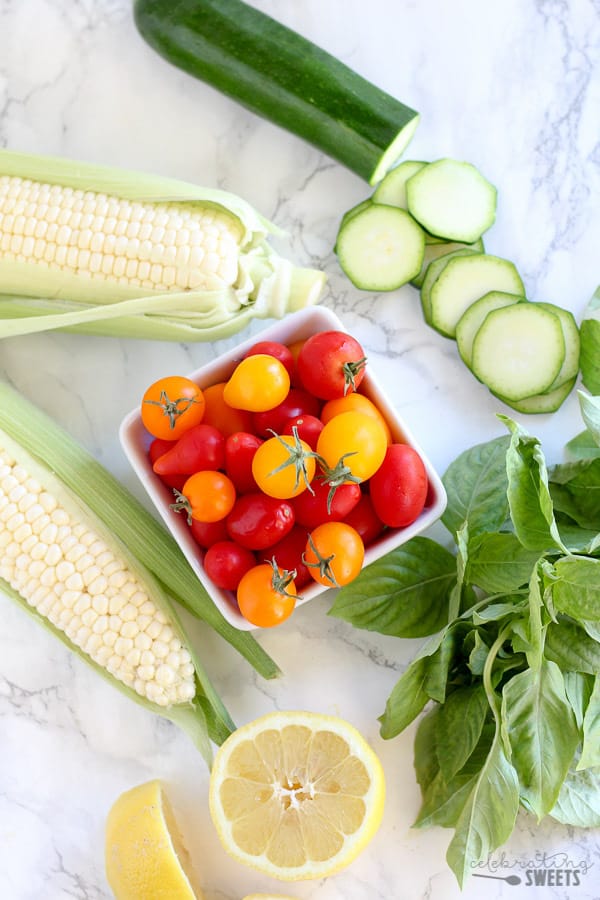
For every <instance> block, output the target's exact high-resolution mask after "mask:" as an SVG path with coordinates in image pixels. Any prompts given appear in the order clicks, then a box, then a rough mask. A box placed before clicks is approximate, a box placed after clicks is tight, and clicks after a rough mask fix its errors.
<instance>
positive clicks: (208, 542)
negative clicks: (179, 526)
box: [190, 519, 229, 549]
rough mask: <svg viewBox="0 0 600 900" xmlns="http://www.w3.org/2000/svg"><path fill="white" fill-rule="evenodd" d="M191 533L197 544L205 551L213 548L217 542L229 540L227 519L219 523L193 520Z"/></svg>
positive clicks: (220, 520)
mask: <svg viewBox="0 0 600 900" xmlns="http://www.w3.org/2000/svg"><path fill="white" fill-rule="evenodd" d="M190 531H191V532H192V537H193V538H194V540H195V541H196V543H197V544H198V545H199V546H200V547H204V548H205V549H207V548H208V547H212V545H213V544H216V543H217V541H228V540H229V532H228V531H227V525H226V520H225V519H219V520H218V521H217V522H199V521H198V519H192V521H191V523H190Z"/></svg>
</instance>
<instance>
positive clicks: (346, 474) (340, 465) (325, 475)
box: [318, 450, 361, 513]
mask: <svg viewBox="0 0 600 900" xmlns="http://www.w3.org/2000/svg"><path fill="white" fill-rule="evenodd" d="M355 454H356V450H351V451H350V452H349V453H344V454H343V455H342V456H340V458H339V459H338V461H337V462H336V464H335V466H333V467H330V466H328V465H327V463H326V462H325V460H324V459H323V457H321V456H319V457H318V459H319V465H320V466H321V469H322V474H321V475H319V476H318V477H319V478H320V479H321V480H322V481H324V482H326V484H328V485H329V494H328V495H327V512H328V513H331V504H332V502H333V498H334V495H335V492H336V490H337V489H338V488H339V487H341V486H342V485H343V484H347V483H348V482H349V481H352V482H353V483H354V484H360V482H361V479H360V478H358V476H357V475H353V474H352V470H351V469H350V468H349V466H347V465H346V463H345V462H344V460H345V459H346V457H347V456H354V455H355Z"/></svg>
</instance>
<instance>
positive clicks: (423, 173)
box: [406, 159, 496, 244]
mask: <svg viewBox="0 0 600 900" xmlns="http://www.w3.org/2000/svg"><path fill="white" fill-rule="evenodd" d="M406 196H407V201H408V210H409V212H410V213H411V215H413V216H414V217H415V219H416V220H417V222H419V223H420V224H421V225H422V226H423V228H425V229H426V231H429V232H431V234H434V235H437V236H439V237H443V238H446V239H447V240H453V241H462V242H463V243H466V244H472V243H473V242H474V241H476V240H477V239H478V238H480V237H481V235H482V234H483V233H484V232H485V231H487V229H488V228H490V226H491V225H493V223H494V221H495V218H496V188H495V187H494V186H493V185H492V184H490V182H489V181H488V180H487V179H486V178H484V176H483V175H482V174H481V172H479V170H478V169H477V168H476V167H475V166H474V165H472V164H471V163H467V162H461V161H459V160H455V159H439V160H437V161H436V162H433V163H429V165H427V166H425V167H424V168H423V169H421V170H420V171H419V172H417V173H416V175H413V177H412V178H410V179H409V180H408V181H407V183H406Z"/></svg>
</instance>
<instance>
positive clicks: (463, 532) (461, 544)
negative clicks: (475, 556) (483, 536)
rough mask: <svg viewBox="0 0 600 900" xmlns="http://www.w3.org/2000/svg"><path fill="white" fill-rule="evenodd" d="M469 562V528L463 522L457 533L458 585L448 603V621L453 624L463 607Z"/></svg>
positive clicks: (451, 593)
mask: <svg viewBox="0 0 600 900" xmlns="http://www.w3.org/2000/svg"><path fill="white" fill-rule="evenodd" d="M468 562H469V526H468V523H467V522H463V524H462V525H461V526H460V528H459V529H458V531H457V532H456V584H455V585H454V587H453V588H452V590H451V591H450V598H449V602H448V620H449V621H450V622H451V621H452V620H453V619H455V618H456V617H457V616H458V615H460V611H461V609H462V607H463V588H464V586H465V572H466V570H467V565H468Z"/></svg>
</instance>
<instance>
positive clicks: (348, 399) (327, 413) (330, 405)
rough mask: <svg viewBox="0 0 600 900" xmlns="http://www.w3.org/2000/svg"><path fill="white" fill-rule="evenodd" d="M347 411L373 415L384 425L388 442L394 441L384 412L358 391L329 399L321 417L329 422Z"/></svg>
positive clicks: (323, 420) (325, 421)
mask: <svg viewBox="0 0 600 900" xmlns="http://www.w3.org/2000/svg"><path fill="white" fill-rule="evenodd" d="M345 412H362V413H365V414H366V415H367V416H373V417H374V418H375V419H377V420H378V421H379V422H381V424H382V425H383V428H384V431H385V433H386V438H387V442H388V444H391V443H392V433H391V431H390V426H389V425H388V423H387V422H386V420H385V418H384V416H383V413H382V412H381V411H380V410H379V409H378V408H377V406H376V405H375V404H374V403H373V401H372V400H369V398H368V397H366V396H365V395H364V394H358V393H356V391H351V392H350V393H348V394H346V395H345V397H336V399H335V400H328V401H327V403H326V404H325V406H324V407H323V409H322V410H321V416H320V418H321V421H322V422H324V423H325V424H327V422H329V420H330V419H333V417H334V416H339V415H341V413H345Z"/></svg>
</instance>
